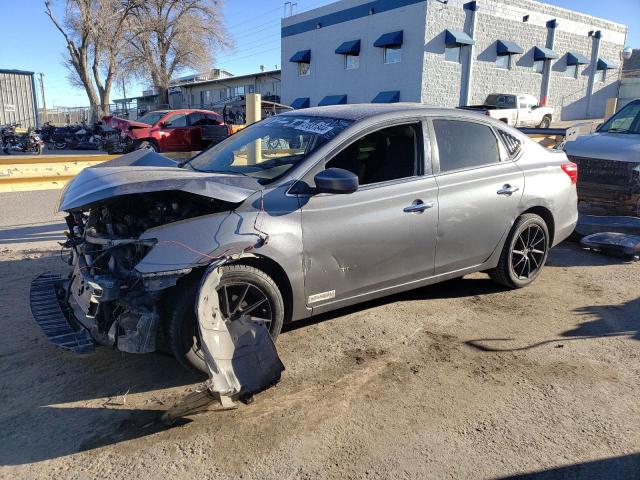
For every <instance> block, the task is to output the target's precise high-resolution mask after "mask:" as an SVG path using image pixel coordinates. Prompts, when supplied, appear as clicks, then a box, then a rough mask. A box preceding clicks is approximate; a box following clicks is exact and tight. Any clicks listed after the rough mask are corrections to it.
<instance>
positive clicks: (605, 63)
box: [597, 57, 618, 70]
mask: <svg viewBox="0 0 640 480" xmlns="http://www.w3.org/2000/svg"><path fill="white" fill-rule="evenodd" d="M616 68H618V65H616V64H615V63H613V62H612V61H611V60H607V59H606V58H602V57H600V58H598V67H597V69H598V70H613V69H616Z"/></svg>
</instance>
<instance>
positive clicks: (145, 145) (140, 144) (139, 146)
mask: <svg viewBox="0 0 640 480" xmlns="http://www.w3.org/2000/svg"><path fill="white" fill-rule="evenodd" d="M142 148H147V149H149V150H151V151H153V152H157V151H158V146H157V145H156V144H155V143H154V142H151V141H149V140H142V141H140V142H137V145H136V146H135V148H134V150H140V149H142Z"/></svg>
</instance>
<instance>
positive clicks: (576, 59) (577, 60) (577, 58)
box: [567, 52, 589, 65]
mask: <svg viewBox="0 0 640 480" xmlns="http://www.w3.org/2000/svg"><path fill="white" fill-rule="evenodd" d="M588 63H589V59H588V58H587V57H585V56H584V55H582V54H581V53H576V52H569V53H567V65H587V64H588Z"/></svg>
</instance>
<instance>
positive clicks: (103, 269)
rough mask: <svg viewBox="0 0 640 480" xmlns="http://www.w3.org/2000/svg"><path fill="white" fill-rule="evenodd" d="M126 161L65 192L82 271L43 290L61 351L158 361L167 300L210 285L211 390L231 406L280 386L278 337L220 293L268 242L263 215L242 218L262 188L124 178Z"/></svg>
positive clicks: (168, 174) (147, 174) (35, 302)
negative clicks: (196, 284)
mask: <svg viewBox="0 0 640 480" xmlns="http://www.w3.org/2000/svg"><path fill="white" fill-rule="evenodd" d="M151 155H157V154H155V153H151ZM131 156H133V157H135V158H134V160H139V158H140V155H139V154H138V152H134V153H132V154H131ZM125 157H127V156H125ZM123 158H124V157H121V158H120V159H118V165H116V166H109V164H106V166H101V167H94V168H89V169H85V171H83V172H82V173H81V174H80V175H78V177H76V178H75V179H74V180H73V181H72V182H71V183H70V184H69V186H68V187H67V188H66V189H65V191H64V192H63V197H62V198H61V202H60V205H61V208H62V209H63V210H65V211H66V212H67V213H68V215H67V217H66V222H67V225H68V232H67V240H66V242H65V243H64V244H63V258H66V260H67V261H68V263H69V265H70V266H71V267H72V271H71V273H70V274H69V276H68V278H61V277H60V276H59V275H53V274H50V273H44V274H42V275H40V276H39V277H38V278H36V279H35V280H34V281H33V283H32V289H31V298H30V300H31V310H32V313H33V316H34V318H35V320H36V321H37V322H38V324H39V325H40V326H41V327H42V330H43V331H44V333H45V334H46V336H47V337H48V338H49V340H51V341H52V342H53V343H54V344H56V345H58V346H60V347H62V348H64V349H67V350H70V351H73V352H75V353H88V352H91V351H93V349H94V345H95V344H99V345H103V346H107V347H112V348H117V349H118V350H121V351H124V352H129V353H148V352H153V351H155V350H157V349H158V348H159V345H158V339H159V338H160V337H161V332H162V329H161V328H160V325H161V320H162V315H163V309H165V308H166V296H167V292H169V291H172V290H173V291H174V293H175V292H176V291H177V290H176V289H178V288H179V285H178V286H176V284H177V283H178V282H179V281H180V279H181V278H183V277H187V276H190V277H189V278H191V279H200V282H201V283H200V288H199V289H198V296H197V298H198V301H197V309H196V311H195V313H196V319H197V325H198V328H199V335H200V347H201V351H202V353H203V356H204V361H205V363H206V366H207V370H208V373H209V375H210V378H211V380H210V383H209V387H208V389H209V390H212V391H215V392H218V393H219V395H220V398H226V399H231V398H236V397H238V396H243V395H250V394H251V393H253V392H255V391H258V390H261V389H263V388H266V387H267V386H269V385H271V384H273V383H275V382H276V381H277V380H278V379H279V378H280V373H281V372H282V370H283V369H284V367H283V366H282V364H281V363H280V360H279V358H278V356H277V353H276V351H275V347H274V346H273V342H272V340H271V337H270V336H269V331H268V330H267V328H266V327H265V325H264V324H263V323H261V322H257V321H254V319H252V318H250V317H248V316H246V315H240V316H239V318H238V316H236V317H235V318H234V319H233V321H231V319H230V318H223V316H222V315H220V308H219V305H218V300H217V297H218V295H217V293H216V286H217V283H216V281H215V279H216V278H217V279H218V281H219V276H220V273H219V269H220V268H221V267H222V266H223V265H225V264H227V263H229V262H233V261H235V260H238V259H240V258H243V257H246V256H252V255H253V253H252V252H253V250H255V249H257V248H260V247H261V246H262V245H264V244H265V243H266V242H267V240H268V235H267V234H266V233H265V232H263V231H261V230H260V226H259V224H260V216H261V214H263V213H264V212H263V210H262V209H258V210H256V209H255V208H254V209H250V208H245V209H243V208H242V205H243V203H244V202H245V200H246V201H247V203H248V204H250V205H255V204H257V205H261V198H262V197H261V196H262V192H261V190H260V188H259V185H258V184H257V182H255V181H254V180H253V179H248V178H247V179H244V178H232V177H231V176H228V175H218V176H212V175H211V174H200V173H196V172H189V171H183V170H181V169H178V168H175V167H159V168H155V167H153V166H145V167H136V166H133V167H131V166H130V167H123V166H122V165H123ZM125 160H126V159H125ZM147 160H149V159H147ZM147 165H148V164H147ZM167 179H168V180H167ZM133 192H138V193H133ZM222 239H224V241H223V240H222ZM178 293H179V294H180V295H182V291H178ZM185 295H186V293H185ZM194 308H195V305H194ZM260 372H264V374H261V373H260ZM247 375H249V376H247ZM223 380H224V383H223ZM225 403H226V405H227V406H228V405H229V402H225Z"/></svg>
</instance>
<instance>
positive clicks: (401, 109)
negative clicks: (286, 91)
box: [279, 102, 489, 121]
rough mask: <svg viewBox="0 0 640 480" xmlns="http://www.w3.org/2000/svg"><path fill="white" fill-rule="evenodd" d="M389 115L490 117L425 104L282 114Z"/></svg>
mask: <svg viewBox="0 0 640 480" xmlns="http://www.w3.org/2000/svg"><path fill="white" fill-rule="evenodd" d="M388 114H397V115H398V116H402V114H406V115H407V116H411V115H416V114H420V115H424V116H440V115H442V116H445V117H446V116H456V117H468V118H475V119H478V117H482V118H483V119H485V120H487V119H488V118H489V117H487V116H486V115H481V114H479V113H476V112H471V111H468V110H460V109H455V108H431V107H428V106H426V105H425V104H423V103H410V102H406V103H353V104H347V105H329V106H326V107H311V108H304V109H300V110H291V111H288V112H283V113H280V114H279V115H283V116H284V115H286V116H289V115H291V116H307V117H331V118H340V119H344V120H354V121H359V120H363V119H366V118H373V117H376V116H383V115H388Z"/></svg>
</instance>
